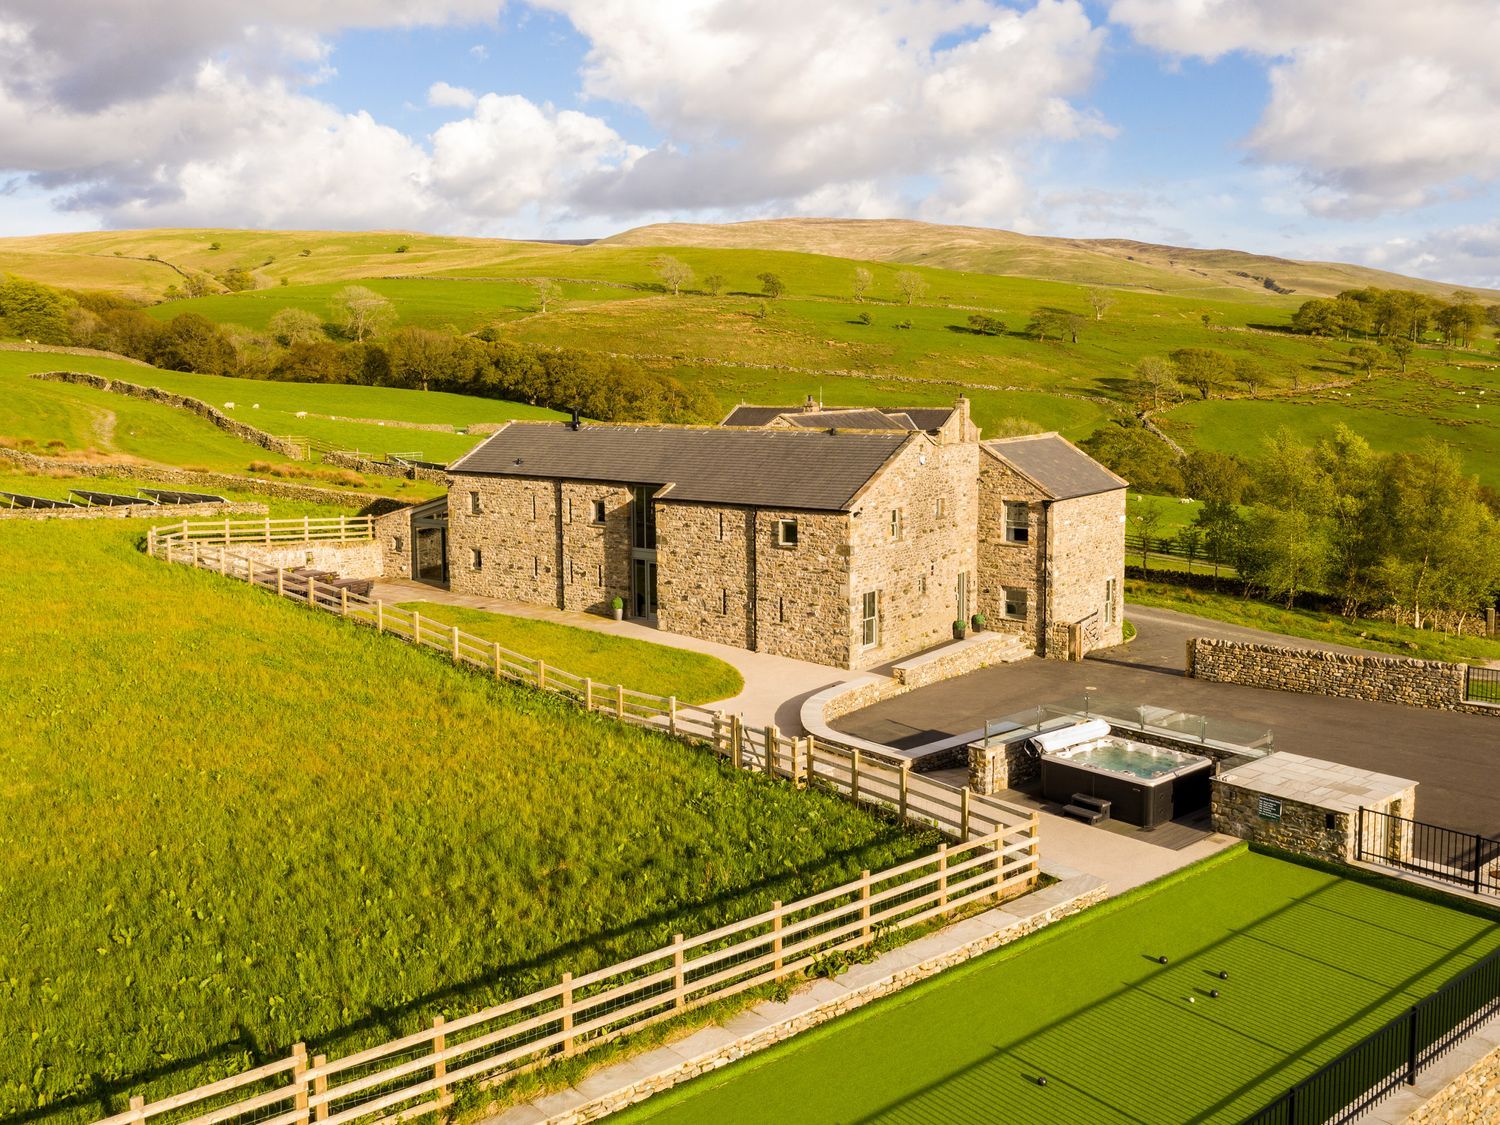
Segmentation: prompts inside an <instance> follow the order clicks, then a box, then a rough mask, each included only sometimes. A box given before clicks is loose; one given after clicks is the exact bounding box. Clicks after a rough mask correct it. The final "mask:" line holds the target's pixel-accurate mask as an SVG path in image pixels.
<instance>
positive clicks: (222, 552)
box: [219, 547, 229, 574]
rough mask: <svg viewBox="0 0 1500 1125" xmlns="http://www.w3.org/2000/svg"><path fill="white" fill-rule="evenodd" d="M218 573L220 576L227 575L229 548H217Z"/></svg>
mask: <svg viewBox="0 0 1500 1125" xmlns="http://www.w3.org/2000/svg"><path fill="white" fill-rule="evenodd" d="M219 573H220V574H228V573H229V548H228V547H220V548H219Z"/></svg>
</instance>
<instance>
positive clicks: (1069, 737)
mask: <svg viewBox="0 0 1500 1125" xmlns="http://www.w3.org/2000/svg"><path fill="white" fill-rule="evenodd" d="M1108 736H1109V724H1108V723H1106V722H1105V721H1104V720H1103V719H1089V720H1088V721H1087V722H1082V723H1075V724H1074V725H1073V726H1071V727H1063V728H1062V729H1061V730H1049V731H1047V732H1046V733H1045V734H1039V735H1037V736H1036V737H1035V738H1033V739H1032V740H1031V745H1032V746H1033V747H1035V748H1036V750H1037V751H1038V752H1039V753H1042V754H1051V753H1055V752H1056V751H1058V750H1066V749H1067V748H1068V747H1070V746H1082V745H1083V744H1084V743H1085V742H1093V741H1094V740H1095V739H1098V738H1106V737H1108Z"/></svg>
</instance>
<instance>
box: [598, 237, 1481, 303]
mask: <svg viewBox="0 0 1500 1125" xmlns="http://www.w3.org/2000/svg"><path fill="white" fill-rule="evenodd" d="M601 241H602V244H603V245H612V246H706V247H723V248H731V247H732V248H739V249H766V250H801V251H805V252H807V253H812V254H831V255H835V256H837V257H841V258H868V259H874V260H876V261H886V262H907V263H911V264H914V265H927V266H942V267H944V268H946V269H954V270H967V271H972V272H975V273H991V274H1008V275H1012V276H1016V277H1032V278H1037V279H1041V280H1048V281H1067V282H1073V283H1074V284H1080V285H1117V286H1125V287H1129V288H1136V289H1146V290H1151V291H1154V292H1158V293H1181V294H1193V293H1202V294H1203V295H1205V296H1210V295H1217V296H1221V297H1231V296H1235V295H1243V296H1245V297H1251V298H1253V297H1257V296H1271V295H1273V294H1274V292H1275V290H1272V289H1270V288H1268V287H1267V285H1266V282H1267V281H1268V280H1269V281H1270V282H1273V283H1274V284H1275V285H1277V286H1279V287H1280V288H1281V289H1282V290H1292V291H1293V292H1294V293H1295V294H1296V295H1297V296H1298V297H1299V298H1304V299H1305V298H1307V297H1327V296H1332V295H1333V294H1335V293H1338V292H1340V291H1342V290H1344V289H1358V288H1363V287H1365V286H1376V287H1378V288H1382V289H1414V290H1417V291H1419V292H1422V293H1428V294H1431V295H1432V296H1435V297H1447V296H1450V295H1451V294H1452V293H1453V291H1454V289H1455V286H1452V285H1447V284H1444V283H1442V282H1437V281H1428V280H1425V279H1422V278H1411V277H1403V276H1402V275H1400V274H1394V273H1387V272H1385V271H1383V270H1375V269H1369V268H1367V267H1365V266H1354V265H1346V264H1343V263H1338V262H1300V261H1293V260H1290V259H1287V258H1274V257H1266V256H1263V255H1259V254H1248V253H1245V252H1243V251H1240V250H1195V249H1190V248H1186V247H1181V246H1159V245H1155V244H1153V243H1148V242H1135V241H1131V240H1129V239H1087V238H1048V237H1040V236H1034V235H1025V234H1017V233H1015V232H1014V231H1007V230H991V229H989V228H986V227H958V226H938V225H935V224H932V223H919V222H912V221H908V220H903V219H765V220H756V221H752V222H744V223H724V224H708V223H657V224H654V225H651V226H644V227H637V228H636V229H634V230H628V231H624V232H622V233H620V234H616V235H612V236H611V237H609V238H606V239H603V240H601ZM1215 291H1217V292H1215ZM1480 292H1481V294H1482V295H1483V296H1486V297H1488V298H1490V299H1500V292H1497V291H1495V290H1482V291H1480Z"/></svg>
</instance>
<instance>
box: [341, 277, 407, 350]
mask: <svg viewBox="0 0 1500 1125" xmlns="http://www.w3.org/2000/svg"><path fill="white" fill-rule="evenodd" d="M329 307H330V308H331V309H332V310H333V316H334V322H335V323H336V324H338V325H339V327H340V328H342V329H343V331H344V335H346V336H348V337H349V339H351V340H353V341H355V342H356V343H359V342H363V341H364V340H366V339H368V338H369V337H371V336H378V335H379V334H380V333H381V332H383V331H385V329H387V328H389V327H390V326H391V325H392V324H394V323H395V322H396V309H395V306H394V305H392V304H391V303H390V302H389V301H388V300H386V299H385V298H384V297H382V296H381V295H380V294H379V293H377V292H375V291H374V290H373V289H367V288H366V287H365V286H363V285H346V286H344V287H343V288H342V289H340V290H339V291H338V292H337V293H335V294H334V295H333V297H332V298H331V299H330V300H329Z"/></svg>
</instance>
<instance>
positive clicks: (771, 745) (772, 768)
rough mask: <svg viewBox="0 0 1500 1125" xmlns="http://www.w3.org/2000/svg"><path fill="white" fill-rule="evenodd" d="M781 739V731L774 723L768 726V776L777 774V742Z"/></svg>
mask: <svg viewBox="0 0 1500 1125" xmlns="http://www.w3.org/2000/svg"><path fill="white" fill-rule="evenodd" d="M780 741H781V732H780V731H779V730H777V729H776V724H775V723H772V724H771V725H770V726H768V727H767V728H766V776H767V777H775V776H776V750H777V743H779V742H780Z"/></svg>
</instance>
